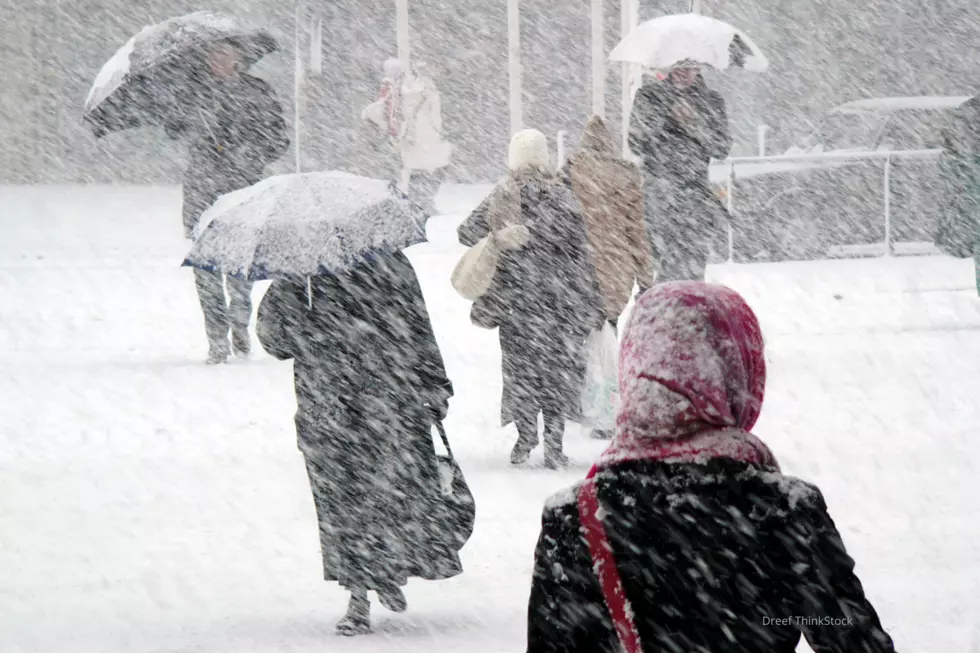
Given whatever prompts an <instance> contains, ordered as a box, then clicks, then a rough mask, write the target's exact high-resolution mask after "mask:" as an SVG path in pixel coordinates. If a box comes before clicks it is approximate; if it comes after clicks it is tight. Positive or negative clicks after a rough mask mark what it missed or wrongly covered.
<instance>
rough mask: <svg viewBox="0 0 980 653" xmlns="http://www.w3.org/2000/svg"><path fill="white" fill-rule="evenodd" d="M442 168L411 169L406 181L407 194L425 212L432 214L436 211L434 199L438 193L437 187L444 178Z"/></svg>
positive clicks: (444, 174)
mask: <svg viewBox="0 0 980 653" xmlns="http://www.w3.org/2000/svg"><path fill="white" fill-rule="evenodd" d="M445 177H446V173H445V169H444V168H440V169H439V170H412V173H411V176H410V177H409V181H408V196H409V197H410V198H411V199H412V201H413V202H415V203H416V204H418V205H420V206H421V207H422V208H423V209H424V210H425V211H426V213H428V214H430V215H432V214H434V213H435V212H436V205H435V199H436V195H437V194H438V193H439V187H440V186H442V181H443V179H445Z"/></svg>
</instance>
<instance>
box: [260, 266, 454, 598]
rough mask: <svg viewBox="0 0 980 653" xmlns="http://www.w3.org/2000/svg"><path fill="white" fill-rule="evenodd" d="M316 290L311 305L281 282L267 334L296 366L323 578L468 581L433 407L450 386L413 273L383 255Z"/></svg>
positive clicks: (269, 309)
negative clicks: (443, 495)
mask: <svg viewBox="0 0 980 653" xmlns="http://www.w3.org/2000/svg"><path fill="white" fill-rule="evenodd" d="M311 288H312V307H310V306H309V305H308V301H309V296H308V293H307V286H306V283H304V282H290V281H276V282H274V283H273V285H272V287H271V288H270V289H269V291H268V293H267V294H266V296H265V299H264V300H263V301H262V304H261V306H260V308H259V321H258V336H259V340H260V341H261V343H262V346H263V347H265V349H266V351H268V352H269V353H270V354H271V355H273V356H275V357H276V358H279V359H281V360H287V359H293V361H294V376H295V384H296V403H297V407H298V410H297V413H296V431H297V435H298V438H299V448H300V450H301V451H302V452H303V453H304V454H305V456H306V460H307V467H308V471H309V474H310V480H311V484H312V486H313V494H314V500H315V502H316V508H317V514H318V520H319V524H320V538H321V546H322V550H323V567H324V577H325V578H326V579H327V580H336V581H338V582H340V584H341V585H342V586H344V587H347V588H354V587H359V588H366V589H377V588H383V587H386V586H390V585H391V584H395V585H403V584H404V583H405V582H406V580H407V578H409V577H420V578H424V579H428V580H436V579H441V578H448V577H451V576H454V575H456V574H459V573H460V572H461V571H462V569H461V566H460V562H459V557H458V555H457V552H456V551H455V549H454V548H453V546H452V545H451V544H450V542H452V540H451V535H450V529H449V528H448V526H449V524H448V521H447V518H446V514H445V511H444V508H443V504H442V501H441V499H440V491H441V487H440V482H439V476H438V474H439V472H438V469H437V460H436V453H435V447H434V444H433V438H432V434H431V420H432V416H431V414H430V412H429V409H428V408H426V407H425V406H424V404H430V405H439V404H440V403H443V402H445V401H446V400H448V397H449V396H451V395H452V386H451V384H450V382H449V379H448V378H447V377H446V372H445V368H444V366H443V361H442V356H441V354H440V352H439V347H438V345H437V343H436V340H435V336H434V334H433V331H432V326H431V324H430V321H429V316H428V312H427V310H426V306H425V300H424V298H423V296H422V291H421V288H420V287H419V283H418V279H417V277H416V275H415V271H414V269H413V268H412V265H411V264H410V263H409V261H408V259H407V257H405V255H404V254H401V253H398V254H394V255H386V256H382V257H380V258H378V259H376V260H374V261H372V262H368V263H364V264H362V265H360V266H359V267H357V268H355V269H354V270H353V271H351V272H349V273H347V274H343V275H340V276H336V277H314V278H313V279H312V280H311Z"/></svg>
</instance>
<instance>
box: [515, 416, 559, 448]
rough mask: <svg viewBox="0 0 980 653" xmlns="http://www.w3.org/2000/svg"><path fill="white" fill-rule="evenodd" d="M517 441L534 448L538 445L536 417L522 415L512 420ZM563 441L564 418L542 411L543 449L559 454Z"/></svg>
mask: <svg viewBox="0 0 980 653" xmlns="http://www.w3.org/2000/svg"><path fill="white" fill-rule="evenodd" d="M514 423H515V425H516V426H517V435H518V440H520V441H521V442H524V443H526V444H529V445H531V446H532V447H536V446H537V445H538V415H537V414H536V413H535V414H534V415H533V416H532V415H529V414H524V415H521V416H520V417H518V418H517V419H516V420H514ZM564 439H565V417H564V416H562V415H554V414H552V413H551V412H550V411H544V447H545V449H546V450H548V451H552V452H554V453H561V450H562V447H563V446H564Z"/></svg>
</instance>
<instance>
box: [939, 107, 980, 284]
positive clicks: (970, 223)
mask: <svg viewBox="0 0 980 653" xmlns="http://www.w3.org/2000/svg"><path fill="white" fill-rule="evenodd" d="M939 171H940V177H941V181H942V183H943V190H944V202H943V206H942V211H941V212H940V218H939V224H938V226H937V230H936V245H937V246H938V247H939V249H940V250H942V251H943V253H945V254H947V255H949V256H955V257H957V258H969V257H971V256H972V257H973V259H974V267H975V268H976V278H977V293H978V294H980V96H978V97H975V98H972V99H971V100H968V101H967V102H965V103H964V104H963V105H961V106H959V107H957V109H956V111H955V112H954V113H953V117H952V119H951V120H950V124H949V126H948V127H947V128H946V129H945V130H944V132H943V154H942V156H941V157H940V159H939Z"/></svg>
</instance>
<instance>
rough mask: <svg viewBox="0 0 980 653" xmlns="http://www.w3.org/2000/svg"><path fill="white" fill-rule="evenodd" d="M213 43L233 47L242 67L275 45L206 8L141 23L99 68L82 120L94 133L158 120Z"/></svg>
mask: <svg viewBox="0 0 980 653" xmlns="http://www.w3.org/2000/svg"><path fill="white" fill-rule="evenodd" d="M219 42H229V43H232V44H233V45H235V46H236V47H238V49H239V50H240V51H241V52H242V54H243V57H244V62H245V65H247V66H251V65H252V64H254V63H255V62H257V61H258V60H259V59H261V58H262V57H264V56H266V55H267V54H269V53H271V52H274V51H276V50H278V49H279V44H278V43H277V42H276V40H275V39H274V38H273V37H272V36H271V35H270V34H268V33H267V32H265V31H263V30H258V29H252V28H249V27H246V26H243V25H241V24H239V23H238V22H237V21H236V20H234V19H233V18H230V17H228V16H225V15H222V14H216V13H211V12H206V11H202V12H197V13H193V14H188V15H186V16H181V17H178V18H171V19H170V20H166V21H164V22H162V23H159V24H157V25H153V26H150V27H146V28H144V29H143V30H142V31H141V32H140V33H139V34H137V35H136V36H134V37H133V38H131V39H130V40H129V41H128V42H127V43H126V44H125V45H124V46H123V47H122V48H120V49H119V51H118V52H116V54H115V55H114V56H113V57H112V58H111V59H110V60H109V61H108V62H106V64H105V65H104V66H103V67H102V70H101V71H100V72H99V75H98V77H96V79H95V83H94V84H93V86H92V90H91V91H89V94H88V98H87V99H86V100H85V112H84V115H83V117H82V120H83V121H84V122H85V123H86V124H88V125H89V127H90V128H91V129H92V131H93V133H94V134H95V136H96V138H101V137H103V136H105V135H106V134H109V133H112V132H115V131H121V130H124V129H132V128H135V127H141V126H146V125H159V124H161V122H162V121H163V119H164V118H165V117H167V116H171V115H173V113H174V112H175V111H178V110H179V107H180V104H181V102H182V101H183V100H184V98H183V97H182V96H183V94H184V90H185V89H186V88H187V86H188V82H189V81H190V80H191V79H192V77H193V76H195V75H199V74H201V72H202V71H201V70H200V67H201V66H203V65H204V62H205V59H204V57H203V53H204V52H206V51H207V49H208V48H209V47H213V46H214V45H215V44H217V43H219Z"/></svg>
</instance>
